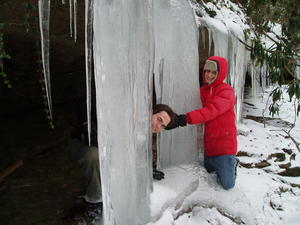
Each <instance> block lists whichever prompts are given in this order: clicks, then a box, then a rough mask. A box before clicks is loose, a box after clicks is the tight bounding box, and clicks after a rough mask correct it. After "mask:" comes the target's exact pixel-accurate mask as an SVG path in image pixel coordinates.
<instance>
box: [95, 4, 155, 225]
mask: <svg viewBox="0 0 300 225" xmlns="http://www.w3.org/2000/svg"><path fill="white" fill-rule="evenodd" d="M151 22H152V1H151V0H144V1H140V0H121V1H120V0H110V1H107V0H97V1H94V42H93V43H94V71H95V83H96V92H97V97H96V98H97V118H98V144H99V153H100V167H101V178H102V191H103V192H102V195H103V201H104V215H103V216H104V224H106V225H112V224H113V225H137V224H146V223H147V222H148V221H149V218H150V209H149V203H150V197H149V196H150V190H151V177H150V174H151V173H150V170H149V169H150V154H149V146H150V143H151V129H150V115H151V106H152V104H151V102H152V73H153V54H154V51H153V49H154V39H153V32H152V24H151ZM151 172H152V171H151Z"/></svg>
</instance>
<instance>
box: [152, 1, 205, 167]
mask: <svg viewBox="0 0 300 225" xmlns="http://www.w3.org/2000/svg"><path fill="white" fill-rule="evenodd" d="M154 21H155V25H154V27H155V30H154V32H155V71H154V72H155V90H156V96H157V101H158V103H164V104H168V105H170V106H171V107H172V108H173V109H174V111H175V112H176V113H179V114H182V113H186V112H188V111H191V110H194V109H197V108H199V107H200V98H199V75H198V74H199V71H198V68H199V67H198V66H199V62H198V44H197V42H198V37H197V33H198V31H197V26H196V22H195V18H194V14H193V11H192V8H191V6H190V5H189V2H188V1H186V0H164V1H159V0H157V1H154ZM199 136H200V135H199V134H198V135H197V127H196V126H188V127H185V128H179V129H175V130H172V131H163V132H161V134H160V138H159V140H158V146H159V149H160V151H159V158H160V165H161V166H162V167H166V166H170V165H176V164H180V163H191V162H195V161H197V160H198V154H199V145H200V140H199Z"/></svg>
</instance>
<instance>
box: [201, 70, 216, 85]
mask: <svg viewBox="0 0 300 225" xmlns="http://www.w3.org/2000/svg"><path fill="white" fill-rule="evenodd" d="M204 76H205V81H206V83H208V84H211V83H213V82H214V81H215V80H216V78H217V76H218V73H217V72H216V71H211V70H204Z"/></svg>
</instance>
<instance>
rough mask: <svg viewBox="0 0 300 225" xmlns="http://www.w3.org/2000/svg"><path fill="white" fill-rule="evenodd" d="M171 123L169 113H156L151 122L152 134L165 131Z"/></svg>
mask: <svg viewBox="0 0 300 225" xmlns="http://www.w3.org/2000/svg"><path fill="white" fill-rule="evenodd" d="M170 122H171V118H170V116H169V114H168V113H166V112H165V111H161V112H158V113H155V114H153V115H152V120H151V129H152V133H158V132H160V131H161V130H162V129H165V127H166V126H167V125H168V124H169V123H170Z"/></svg>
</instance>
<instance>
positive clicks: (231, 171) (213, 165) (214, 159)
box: [204, 155, 238, 190]
mask: <svg viewBox="0 0 300 225" xmlns="http://www.w3.org/2000/svg"><path fill="white" fill-rule="evenodd" d="M237 161H238V160H237V159H236V158H235V156H234V155H219V156H204V167H205V169H206V170H207V172H209V173H211V172H216V174H217V181H218V183H219V184H220V185H221V186H222V187H223V188H224V189H225V190H228V189H230V188H233V187H234V185H235V179H236V166H237Z"/></svg>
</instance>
